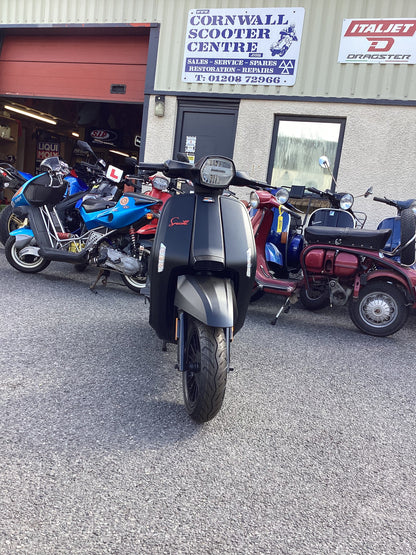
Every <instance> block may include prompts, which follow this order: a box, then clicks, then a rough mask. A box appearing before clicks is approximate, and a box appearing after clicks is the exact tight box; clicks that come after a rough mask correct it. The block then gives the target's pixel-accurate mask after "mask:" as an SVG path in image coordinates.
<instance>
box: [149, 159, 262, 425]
mask: <svg viewBox="0 0 416 555" xmlns="http://www.w3.org/2000/svg"><path fill="white" fill-rule="evenodd" d="M139 167H140V168H141V169H143V170H146V171H152V172H153V173H156V172H162V173H163V174H164V175H165V176H166V177H168V178H173V179H175V178H183V179H186V180H189V181H191V182H193V184H194V192H193V193H185V194H178V195H173V196H171V197H170V198H169V199H168V200H167V201H166V203H165V205H164V207H163V210H162V212H161V214H160V219H159V223H158V226H157V231H156V236H155V239H154V247H153V249H152V253H151V256H150V263H149V281H150V313H149V322H150V325H151V327H152V328H153V329H154V330H155V331H156V333H157V335H158V337H159V338H160V339H162V340H163V342H164V344H166V343H174V344H176V345H177V350H178V363H177V368H178V369H179V370H180V371H181V372H182V384H183V395H184V403H185V407H186V410H187V412H188V414H189V415H190V417H191V418H192V419H193V420H195V421H196V422H206V421H208V420H210V419H212V418H214V416H215V415H216V414H217V413H218V411H219V410H220V408H221V406H222V403H223V399H224V395H225V388H226V382H227V374H228V371H229V370H231V368H230V351H231V348H230V346H231V341H232V339H233V336H234V335H235V334H236V333H237V332H238V331H239V330H240V329H241V327H242V326H243V324H244V320H245V316H246V312H247V308H248V304H249V300H250V296H251V291H252V288H253V285H254V273H255V267H256V250H255V243H254V237H253V230H252V227H251V224H250V217H249V214H248V211H247V209H246V207H245V206H244V205H243V203H242V202H240V201H239V200H238V199H237V198H236V197H235V196H233V195H226V194H223V193H224V191H225V190H226V189H227V188H228V187H229V186H230V185H235V186H244V187H255V186H256V182H254V181H253V180H251V179H250V178H249V177H248V176H245V175H244V174H242V173H239V172H237V171H236V170H235V166H234V163H233V161H232V160H231V159H229V158H225V157H223V156H207V157H205V158H202V159H201V160H200V161H199V162H197V163H196V164H195V165H192V164H190V163H188V162H182V161H175V160H168V161H166V162H165V163H163V164H144V163H142V164H139Z"/></svg>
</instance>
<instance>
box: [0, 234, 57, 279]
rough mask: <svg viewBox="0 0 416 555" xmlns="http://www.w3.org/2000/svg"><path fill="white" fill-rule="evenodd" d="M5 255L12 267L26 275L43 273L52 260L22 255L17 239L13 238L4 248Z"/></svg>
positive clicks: (8, 240) (10, 238)
mask: <svg viewBox="0 0 416 555" xmlns="http://www.w3.org/2000/svg"><path fill="white" fill-rule="evenodd" d="M4 254H5V255H6V259H7V262H8V263H9V264H10V266H13V268H15V269H16V270H19V272H23V273H25V274H36V273H37V272H41V271H42V270H44V269H45V268H46V267H47V266H49V264H50V263H51V261H50V260H46V259H45V258H42V257H41V256H34V255H32V254H26V255H20V254H19V251H18V250H17V249H16V238H15V237H13V236H11V237H9V238H8V239H7V241H6V244H5V246H4Z"/></svg>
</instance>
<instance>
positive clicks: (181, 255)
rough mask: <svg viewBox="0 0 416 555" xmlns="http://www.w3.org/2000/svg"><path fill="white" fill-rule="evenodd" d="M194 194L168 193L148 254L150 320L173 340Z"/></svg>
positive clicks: (162, 335)
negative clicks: (178, 282) (177, 282)
mask: <svg viewBox="0 0 416 555" xmlns="http://www.w3.org/2000/svg"><path fill="white" fill-rule="evenodd" d="M195 198H196V197H195V195H192V194H187V195H180V196H174V197H171V198H170V199H168V200H167V201H166V204H165V205H164V207H163V209H162V212H161V215H160V219H159V224H158V226H157V230H156V235H155V239H154V247H153V249H152V253H151V255H150V262H149V279H150V312H149V323H150V325H151V326H152V328H153V329H154V330H155V331H156V333H157V335H158V336H159V337H160V338H161V339H164V340H166V341H171V342H174V339H175V338H174V320H175V313H174V303H173V300H174V295H175V290H176V281H177V277H178V275H180V274H181V273H182V274H184V273H188V271H189V250H190V245H191V241H192V229H193V221H194V207H195Z"/></svg>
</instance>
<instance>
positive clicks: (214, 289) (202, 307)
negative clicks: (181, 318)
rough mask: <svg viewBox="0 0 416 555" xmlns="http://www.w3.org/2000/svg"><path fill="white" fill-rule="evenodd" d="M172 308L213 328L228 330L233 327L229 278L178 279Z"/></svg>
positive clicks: (231, 290)
mask: <svg viewBox="0 0 416 555" xmlns="http://www.w3.org/2000/svg"><path fill="white" fill-rule="evenodd" d="M175 306H176V307H177V309H178V310H180V311H183V312H186V313H187V314H190V315H191V316H193V317H194V318H196V319H197V320H199V321H200V322H202V323H203V324H206V325H207V326H210V327H213V328H231V327H232V326H233V325H234V317H235V314H236V300H235V294H234V288H233V285H232V282H231V280H230V279H225V278H219V277H213V276H193V275H185V276H179V277H178V283H177V288H176V292H175Z"/></svg>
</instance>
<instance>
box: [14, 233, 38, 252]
mask: <svg viewBox="0 0 416 555" xmlns="http://www.w3.org/2000/svg"><path fill="white" fill-rule="evenodd" d="M10 236H11V237H16V248H17V250H20V249H23V248H24V247H26V246H27V245H28V244H29V243H30V242H31V241H32V240H33V238H34V234H33V231H32V230H31V229H30V228H29V227H19V228H18V229H15V230H13V231H11V232H10Z"/></svg>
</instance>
